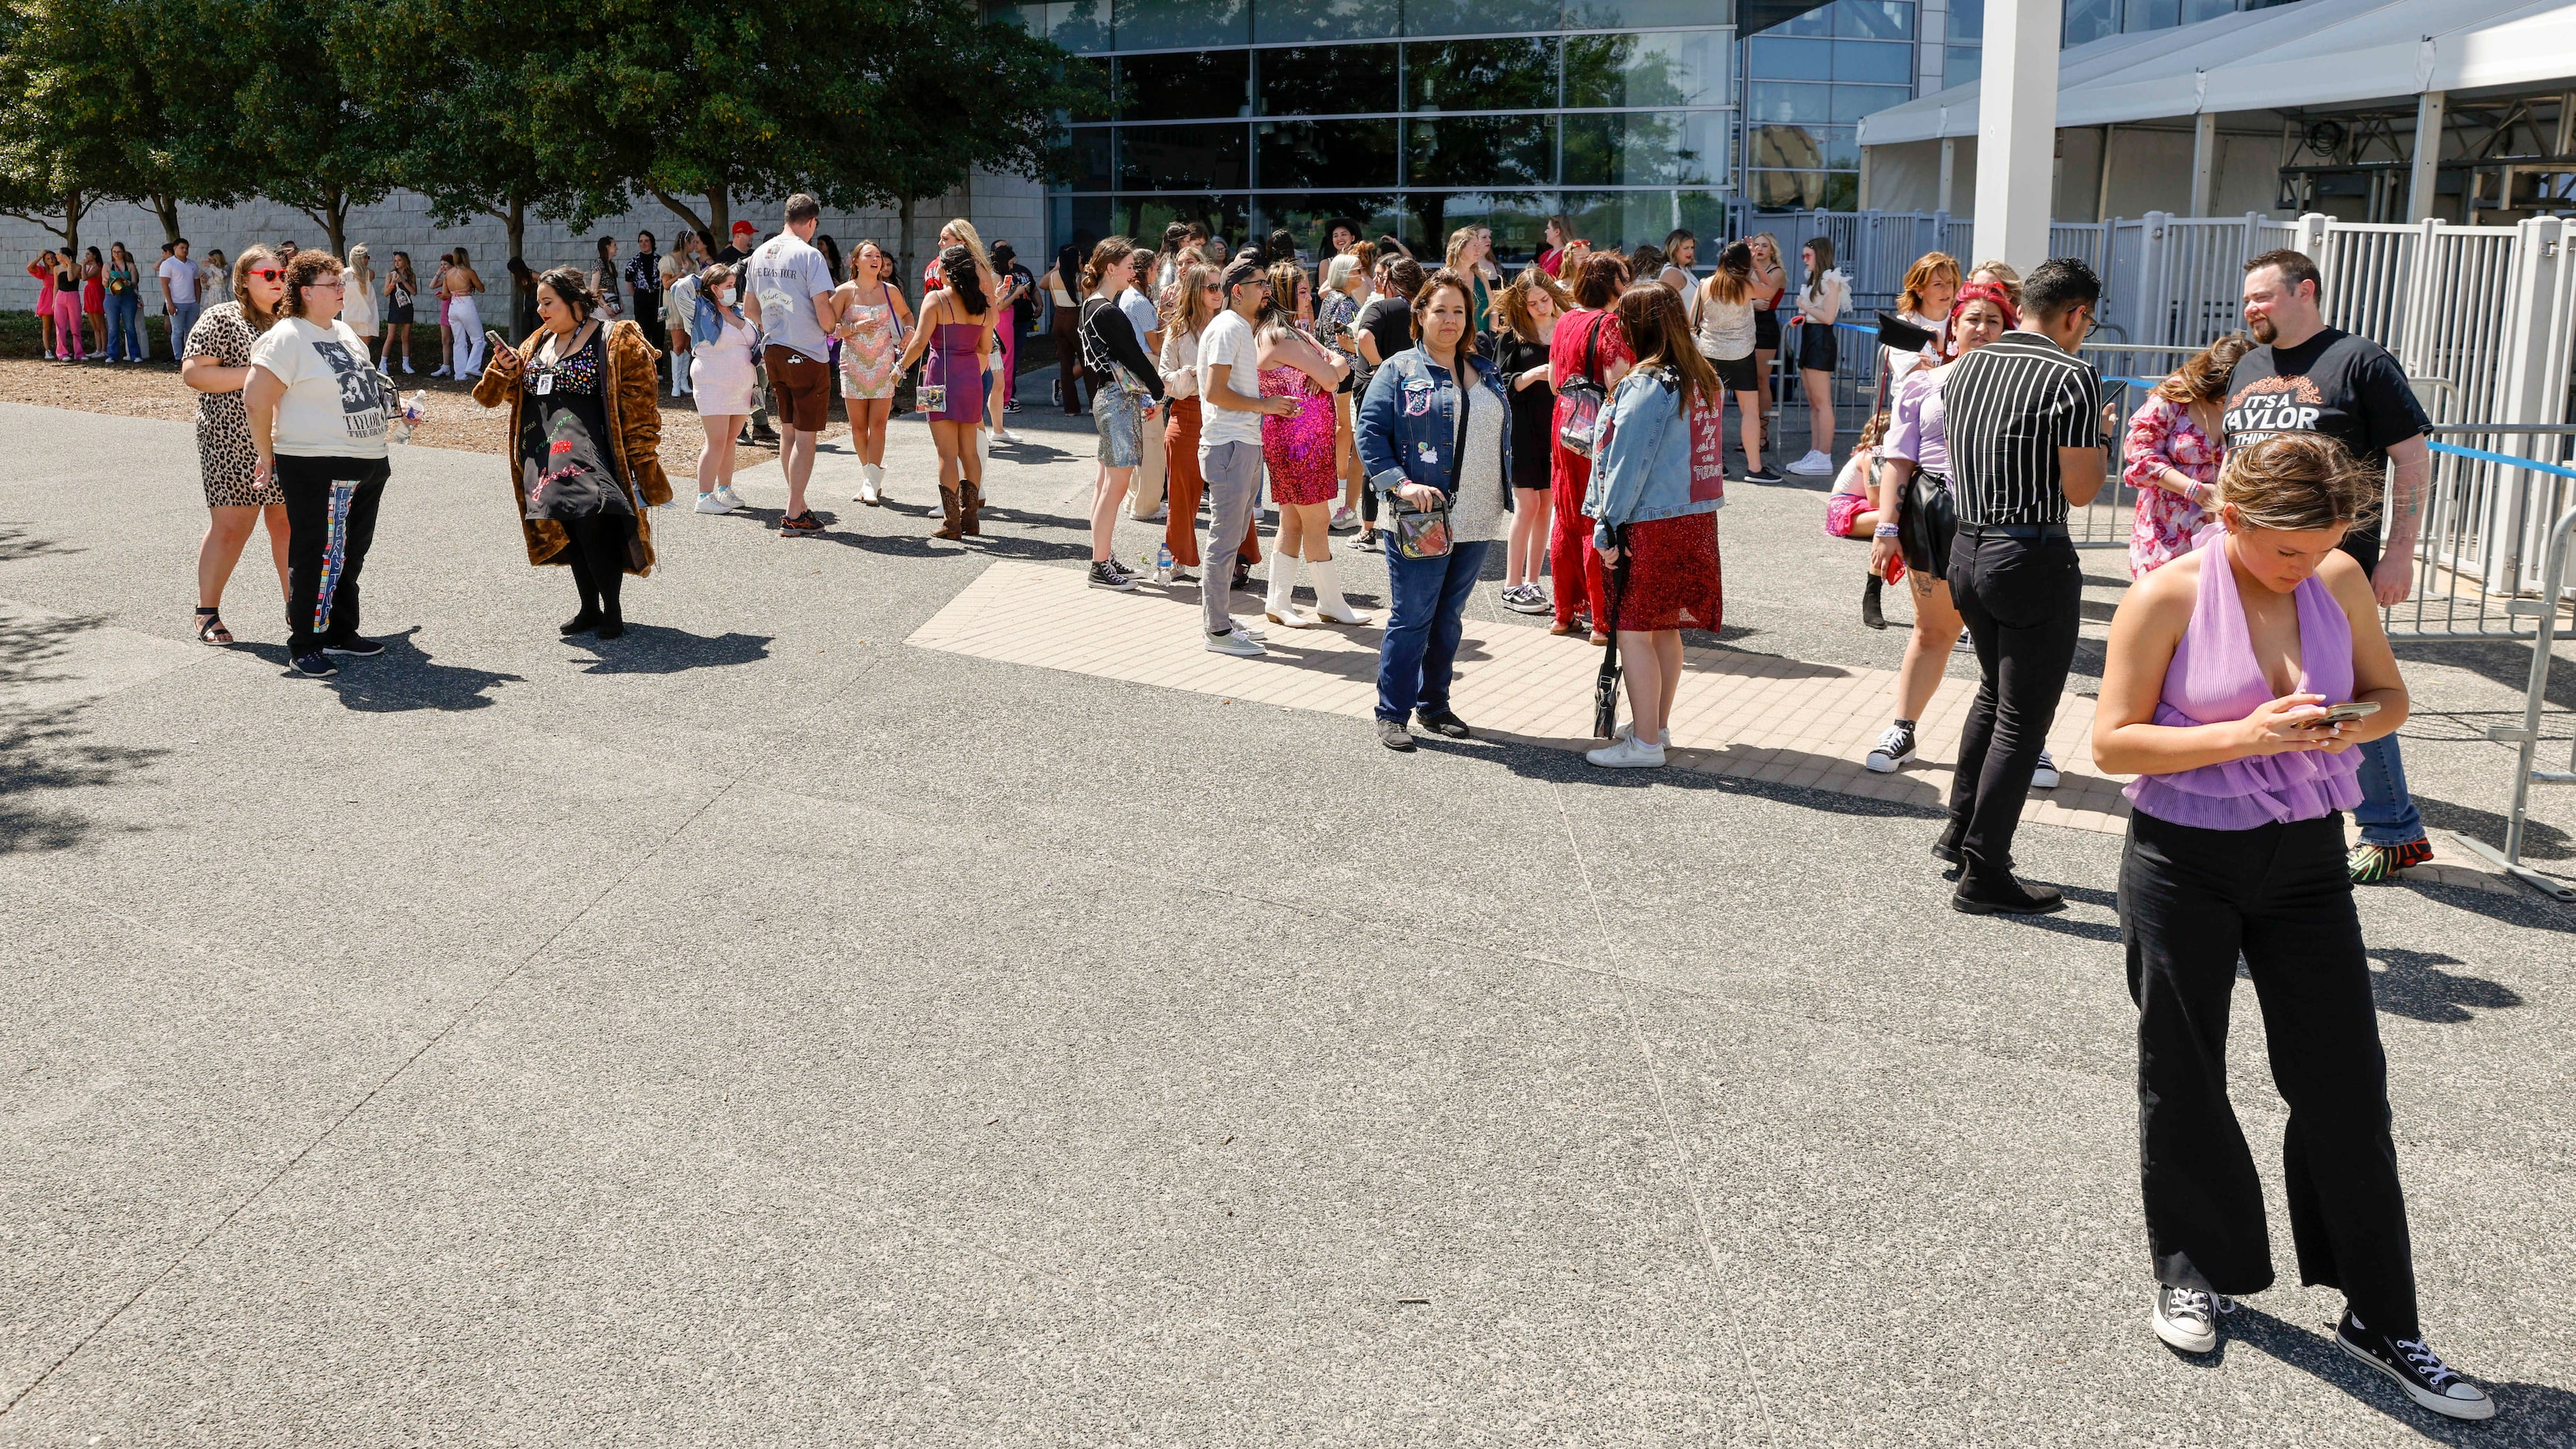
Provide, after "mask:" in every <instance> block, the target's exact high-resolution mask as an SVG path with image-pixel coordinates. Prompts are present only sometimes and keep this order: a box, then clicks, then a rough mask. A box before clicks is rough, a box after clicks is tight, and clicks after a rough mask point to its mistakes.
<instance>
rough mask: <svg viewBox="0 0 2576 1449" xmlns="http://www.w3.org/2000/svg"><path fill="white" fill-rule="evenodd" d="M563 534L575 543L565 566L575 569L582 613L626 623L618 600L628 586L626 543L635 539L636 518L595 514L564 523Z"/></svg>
mask: <svg viewBox="0 0 2576 1449" xmlns="http://www.w3.org/2000/svg"><path fill="white" fill-rule="evenodd" d="M563 530H564V534H565V535H566V536H567V537H568V538H570V539H571V540H572V541H571V543H569V544H568V545H566V547H565V548H564V562H566V563H568V564H571V565H572V582H573V587H575V588H577V589H579V590H581V611H582V612H583V613H584V614H597V615H598V616H599V617H600V618H601V619H602V620H603V621H606V622H613V623H623V622H624V620H625V616H624V615H622V614H620V613H619V612H618V602H617V600H618V594H619V592H620V591H621V590H623V589H624V588H625V586H626V541H627V540H628V539H630V538H632V537H634V536H635V517H634V515H633V514H629V513H606V512H603V513H594V514H592V515H590V516H589V517H588V518H574V519H567V520H565V522H564V526H563Z"/></svg>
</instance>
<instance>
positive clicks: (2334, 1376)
mask: <svg viewBox="0 0 2576 1449" xmlns="http://www.w3.org/2000/svg"><path fill="white" fill-rule="evenodd" d="M2434 1332H2435V1333H2436V1334H2437V1335H2438V1332H2439V1330H2438V1329H2437V1330H2434ZM2226 1342H2234V1343H2242V1344H2244V1345H2245V1346H2246V1347H2248V1348H2251V1349H2254V1350H2256V1351H2258V1352H2261V1353H2267V1354H2270V1355H2271V1356H2272V1357H2274V1358H2276V1359H2279V1360H2280V1361H2281V1362H2282V1363H2285V1364H2288V1365H2289V1366H2290V1367H2292V1368H2295V1369H2301V1370H2304V1371H2306V1372H2307V1373H2310V1374H2313V1375H2315V1376H2316V1377H2317V1378H2318V1379H2320V1380H2322V1381H2324V1382H2325V1383H2327V1384H2330V1385H2332V1386H2333V1387H2335V1388H2338V1389H2341V1390H2343V1391H2344V1392H2345V1393H2347V1394H2350V1395H2352V1396H2353V1397H2354V1398H2356V1399H2359V1400H2360V1401H2361V1402H2363V1403H2365V1404H2368V1405H2369V1406H2371V1407H2372V1408H2374V1409H2377V1410H2379V1411H2380V1412H2381V1413H2384V1414H2386V1415H2387V1416H2388V1417H2390V1418H2392V1419H2395V1420H2397V1421H2398V1422H2399V1423H2402V1424H2404V1425H2405V1426H2406V1427H2408V1428H2410V1429H2413V1430H2414V1431H2415V1432H2417V1433H2419V1434H2421V1435H2423V1436H2424V1437H2425V1438H2427V1439H2430V1440H2432V1441H2434V1442H2435V1443H2437V1444H2478V1445H2493V1446H2503V1445H2524V1444H2530V1445H2563V1444H2570V1443H2576V1394H2571V1393H2569V1392H2568V1391H2567V1390H2565V1389H2561V1388H2556V1387H2553V1386H2551V1385H2549V1384H2531V1383H2519V1382H2513V1383H2493V1382H2489V1381H2487V1380H2484V1379H2479V1380H2478V1382H2480V1383H2482V1384H2484V1385H2485V1386H2486V1390H2487V1392H2488V1393H2490V1394H2493V1395H2494V1396H2495V1401H2496V1415H2495V1417H2494V1418H2492V1419H2490V1420H2488V1421H2486V1422H2485V1423H2483V1424H2470V1423H2461V1422H2459V1421H2457V1420H2453V1419H2445V1418H2443V1417H2442V1416H2441V1415H2439V1414H2435V1413H2432V1412H2430V1411H2428V1410H2425V1409H2419V1408H2417V1407H2416V1406H2415V1403H2414V1401H2413V1400H2411V1399H2409V1398H2407V1397H2406V1396H2405V1395H2404V1394H2403V1393H2401V1392H2399V1390H2398V1388H2397V1386H2396V1385H2395V1384H2393V1383H2391V1382H2389V1381H2388V1380H2387V1379H2386V1378H2385V1377H2383V1376H2382V1375H2380V1374H2379V1373H2378V1372H2377V1371H2375V1370H2372V1369H2368V1368H2364V1367H2362V1366H2361V1365H2360V1364H2359V1363H2356V1362H2354V1361H2353V1359H2352V1358H2351V1357H2350V1356H2349V1355H2347V1354H2346V1353H2345V1352H2344V1351H2343V1350H2342V1349H2340V1348H2337V1347H2335V1344H2334V1339H2333V1337H2332V1335H2331V1334H2328V1333H2319V1332H2317V1331H2316V1330H2314V1329H2310V1328H2302V1327H2300V1326H2299V1325H2297V1324H2295V1323H2291V1322H2289V1321H2288V1320H2286V1319H2282V1318H2276V1317H2274V1316H2273V1315H2271V1314H2269V1313H2266V1312H2264V1311H2263V1310H2262V1309H2259V1308H2255V1307H2253V1306H2251V1305H2246V1306H2243V1307H2240V1308H2238V1309H2237V1311H2236V1312H2235V1314H2234V1315H2232V1316H2231V1317H2229V1318H2228V1320H2227V1339H2226V1340H2225V1341H2224V1342H2222V1344H2221V1346H2220V1350H2219V1352H2218V1353H2214V1354H2203V1355H2200V1356H2198V1358H2196V1359H2187V1360H2185V1361H2186V1362H2198V1363H2203V1364H2207V1365H2212V1366H2214V1365H2215V1364H2216V1363H2218V1362H2219V1361H2220V1359H2221V1358H2222V1356H2223V1355H2224V1354H2225V1352H2226V1348H2225V1343H2226ZM2433 1347H2434V1349H2435V1350H2436V1351H2439V1350H2440V1348H2441V1342H2440V1340H2439V1338H2438V1336H2437V1337H2436V1338H2435V1340H2434V1343H2433ZM2455 1367H2459V1368H2465V1369H2467V1370H2468V1371H2469V1374H2470V1377H2472V1378H2475V1377H2476V1375H2477V1366H2476V1365H2475V1364H2461V1365H2455Z"/></svg>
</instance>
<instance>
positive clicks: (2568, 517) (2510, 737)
mask: <svg viewBox="0 0 2576 1449" xmlns="http://www.w3.org/2000/svg"><path fill="white" fill-rule="evenodd" d="M2571 534H2576V508H2571V509H2569V510H2567V511H2566V512H2565V513H2563V514H2560V515H2559V517H2558V521H2557V522H2556V523H2555V524H2553V525H2551V527H2550V530H2549V543H2548V553H2547V555H2546V557H2545V558H2544V559H2543V560H2542V563H2541V568H2540V577H2541V585H2542V593H2541V596H2540V597H2539V598H2537V599H2516V600H2514V601H2513V603H2512V605H2511V608H2512V610H2513V612H2515V613H2517V614H2519V613H2525V612H2528V613H2533V614H2537V615H2539V624H2540V627H2539V628H2538V629H2536V630H2534V631H2533V633H2532V637H2531V682H2530V685H2529V686H2528V687H2527V688H2526V689H2525V690H2524V691H2523V697H2522V723H2521V724H2519V725H2492V726H2489V727H2488V729H2487V738H2488V739H2491V740H2495V741H2498V742H2500V743H2506V744H2511V745H2512V746H2513V747H2514V767H2513V807H2512V809H2511V810H2510V811H2508V812H2507V813H2506V815H2505V823H2504V849H2503V850H2501V851H2498V850H2496V849H2495V848H2494V847H2492V846H2490V845H2488V844H2487V843H2486V842H2484V841H2482V840H2476V839H2473V838H2471V837H2469V836H2467V835H2459V834H2458V833H2457V832H2454V834H2455V835H2456V836H2457V838H2458V839H2459V841H2460V843H2461V844H2463V845H2465V846H2467V847H2468V848H2469V849H2470V850H2471V851H2472V852H2473V853H2475V854H2477V855H2479V856H2482V857H2484V858H2486V859H2487V860H2488V861H2490V862H2492V863H2494V864H2496V865H2500V866H2503V867H2504V869H2505V871H2506V873H2507V874H2509V875H2511V876H2513V878H2514V879H2516V880H2519V881H2521V882H2522V883H2523V884H2525V885H2528V886H2530V887H2531V888H2532V889H2534V890H2537V891H2539V892H2541V893H2542V894H2543V895H2547V896H2549V897H2551V898H2553V899H2556V900H2561V901H2576V886H2567V885H2563V884H2561V883H2560V882H2558V881H2555V880H2552V879H2550V878H2549V877H2548V876H2545V875H2542V874H2541V873H2540V872H2539V871H2536V870H2533V869H2532V868H2531V867H2529V866H2527V865H2524V864H2523V863H2522V837H2523V827H2524V825H2525V824H2526V823H2527V822H2528V821H2529V819H2530V813H2531V787H2532V785H2533V783H2534V782H2538V781H2546V782H2548V783H2550V784H2569V783H2576V758H2571V759H2570V760H2569V762H2568V763H2569V766H2570V768H2569V769H2566V770H2542V769H2538V768H2536V766H2537V764H2538V760H2537V758H2536V757H2537V756H2538V754H2539V751H2540V711H2541V706H2542V705H2543V704H2544V703H2545V702H2546V701H2547V696H2548V691H2549V662H2550V646H2551V645H2552V644H2554V643H2555V642H2556V640H2557V637H2558V596H2559V594H2560V592H2561V591H2563V590H2564V589H2565V588H2566V585H2567V554H2568V544H2569V541H2570V535H2571Z"/></svg>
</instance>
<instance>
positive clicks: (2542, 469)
mask: <svg viewBox="0 0 2576 1449" xmlns="http://www.w3.org/2000/svg"><path fill="white" fill-rule="evenodd" d="M2430 446H2431V448H2432V449H2433V451H2434V452H2436V453H2448V454H2450V455H2451V456H2453V457H2455V458H2475V459H2477V460H2478V461H2479V462H2481V463H2507V464H2510V465H2512V466H2513V467H2516V468H2528V469H2530V470H2531V471H2533V472H2534V473H2553V474H2556V475H2557V476H2558V477H2561V478H2576V468H2567V467H2562V466H2560V465H2559V464H2556V463H2537V462H2534V461H2532V460H2531V459H2529V458H2515V457H2510V456H2508V455H2506V454H2503V453H2490V452H2488V451H2487V450H2486V449H2484V448H2463V447H2461V446H2459V445H2458V444H2456V443H2441V442H2436V443H2433V444H2431V445H2430Z"/></svg>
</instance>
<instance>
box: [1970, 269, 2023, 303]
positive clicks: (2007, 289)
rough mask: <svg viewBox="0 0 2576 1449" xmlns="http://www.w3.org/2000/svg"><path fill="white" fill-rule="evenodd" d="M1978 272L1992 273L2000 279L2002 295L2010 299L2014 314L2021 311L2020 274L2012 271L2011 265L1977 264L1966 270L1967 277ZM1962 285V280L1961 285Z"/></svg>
mask: <svg viewBox="0 0 2576 1449" xmlns="http://www.w3.org/2000/svg"><path fill="white" fill-rule="evenodd" d="M1980 272H1992V273H1994V274H1995V275H1996V276H1997V277H1999V278H2001V279H2002V280H2003V284H2004V295H2005V296H2007V297H2010V298H2011V299H2012V304H2013V310H2014V311H2016V312H2018V311H2020V310H2021V273H2019V272H2017V271H2014V270H2013V267H2012V263H2010V262H1979V263H1977V264H1976V265H1975V266H1973V267H1970V268H1968V276H1969V277H1974V276H1976V275H1977V274H1978V273H1980ZM1964 284H1965V279H1964V278H1963V279H1962V285H1964Z"/></svg>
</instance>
